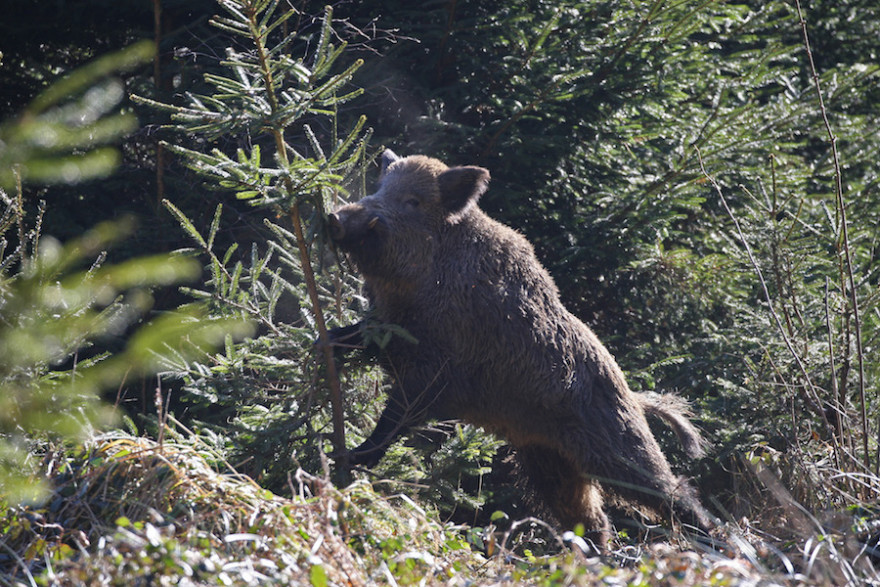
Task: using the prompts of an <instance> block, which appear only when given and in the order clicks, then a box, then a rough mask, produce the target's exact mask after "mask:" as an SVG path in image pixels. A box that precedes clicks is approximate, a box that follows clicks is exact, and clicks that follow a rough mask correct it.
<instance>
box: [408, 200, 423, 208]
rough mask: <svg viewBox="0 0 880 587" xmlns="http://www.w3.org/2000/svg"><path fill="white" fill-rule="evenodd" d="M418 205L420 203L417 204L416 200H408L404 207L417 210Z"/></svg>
mask: <svg viewBox="0 0 880 587" xmlns="http://www.w3.org/2000/svg"><path fill="white" fill-rule="evenodd" d="M419 204H421V202H419V200H418V198H410V199H408V200H407V201H406V205H407V206H409V207H410V208H418V207H419Z"/></svg>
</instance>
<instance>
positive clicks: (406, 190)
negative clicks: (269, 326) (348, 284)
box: [329, 150, 489, 280]
mask: <svg viewBox="0 0 880 587" xmlns="http://www.w3.org/2000/svg"><path fill="white" fill-rule="evenodd" d="M488 185H489V172H488V171H487V170H485V169H483V168H482V167H474V166H466V167H447V166H446V165H445V164H444V163H442V162H441V161H439V160H437V159H432V158H430V157H424V156H421V155H415V156H411V157H403V158H401V157H398V156H397V155H395V154H394V153H393V152H392V151H390V150H386V151H385V153H384V154H383V155H382V173H381V175H380V178H379V188H378V190H377V191H376V193H374V194H371V195H369V196H366V197H364V198H362V199H361V200H360V201H358V202H355V203H352V204H347V205H345V206H342V207H341V208H339V209H337V210H336V211H335V212H334V213H332V214H330V217H329V227H330V236H331V238H332V239H333V241H334V242H335V243H336V245H337V246H338V247H339V248H340V249H342V250H343V251H345V252H347V253H349V254H350V255H351V257H352V259H353V260H354V262H355V264H356V265H357V266H358V268H359V269H360V271H361V272H362V273H363V274H364V276H365V277H367V278H369V277H379V278H383V279H386V280H387V279H390V280H395V279H404V280H409V279H412V278H417V277H418V276H419V275H424V274H425V272H427V271H429V268H430V264H431V262H432V258H433V254H434V250H435V248H436V245H437V242H438V239H440V238H442V236H443V234H444V233H445V232H446V231H447V229H448V228H449V227H451V226H454V225H456V224H458V223H459V222H460V221H461V220H462V219H463V218H464V217H465V216H466V215H467V214H468V212H469V210H470V209H471V208H472V207H473V206H475V205H476V201H477V199H479V197H480V196H481V195H482V194H483V192H485V191H486V189H487V188H488Z"/></svg>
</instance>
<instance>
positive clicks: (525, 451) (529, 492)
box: [516, 445, 611, 552]
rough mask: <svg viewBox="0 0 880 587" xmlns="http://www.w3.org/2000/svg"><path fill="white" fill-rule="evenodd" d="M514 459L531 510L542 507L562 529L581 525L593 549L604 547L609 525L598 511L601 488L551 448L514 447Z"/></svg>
mask: <svg viewBox="0 0 880 587" xmlns="http://www.w3.org/2000/svg"><path fill="white" fill-rule="evenodd" d="M516 461H517V464H518V466H519V471H518V473H519V474H520V475H521V476H522V477H523V479H522V481H523V482H524V484H525V487H524V489H525V492H526V501H527V502H530V503H527V505H528V506H530V508H531V509H533V510H536V513H538V515H540V514H542V513H544V512H543V510H544V506H546V508H549V510H550V513H551V514H552V516H553V517H554V518H555V521H556V522H557V524H558V525H559V526H560V527H562V528H563V529H566V530H568V529H573V528H574V527H575V526H576V525H577V524H583V525H584V529H585V530H586V531H587V534H586V537H587V538H588V539H591V540H592V541H593V543H594V544H595V546H596V547H597V549H598V550H599V551H600V552H602V551H605V550H607V547H608V542H609V540H610V537H611V524H610V523H609V522H608V516H606V515H605V512H604V511H603V510H602V504H603V498H602V490H601V489H600V487H599V484H598V483H597V482H596V481H594V480H591V479H587V478H586V477H585V476H584V475H582V474H581V472H580V471H579V470H578V469H577V468H576V467H575V466H574V464H573V463H572V461H571V460H570V459H569V458H568V457H566V456H564V455H562V454H560V453H559V451H557V450H555V449H552V448H547V447H543V446H535V445H531V446H523V447H518V448H517V449H516ZM534 501H536V502H537V503H531V502H534Z"/></svg>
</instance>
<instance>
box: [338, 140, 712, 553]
mask: <svg viewBox="0 0 880 587" xmlns="http://www.w3.org/2000/svg"><path fill="white" fill-rule="evenodd" d="M382 167H383V170H382V173H381V176H380V183H379V188H378V191H377V192H376V193H374V194H372V195H369V196H366V197H364V198H363V199H361V200H360V201H358V202H356V203H351V204H348V205H345V206H342V207H341V208H339V209H338V210H336V211H335V212H334V213H332V214H331V215H330V216H329V231H330V236H331V238H332V240H333V241H334V242H335V243H336V245H337V246H338V248H339V249H341V250H342V251H344V252H346V253H347V254H348V255H349V256H350V258H351V259H352V260H353V262H354V264H355V265H356V267H357V269H358V270H359V272H360V273H361V274H362V276H363V279H364V282H365V286H366V289H367V291H368V295H369V297H370V299H371V302H372V304H373V305H374V313H375V316H376V318H377V319H378V320H380V321H382V322H386V323H390V324H396V325H399V326H401V327H403V328H404V329H405V330H406V331H407V332H408V333H409V334H410V335H411V337H393V338H392V340H391V342H390V343H389V344H388V346H387V347H386V349H385V352H386V359H385V363H384V365H385V368H386V370H387V372H388V374H389V375H390V376H391V377H392V378H393V386H392V388H391V391H390V393H389V398H388V402H387V405H386V407H385V409H384V412H383V413H382V415H381V417H380V418H379V421H378V423H377V424H376V428H375V430H374V431H373V432H372V434H371V435H370V437H369V438H367V440H366V441H364V442H363V443H362V444H361V445H360V446H358V447H357V448H356V449H354V450H353V451H352V454H351V457H352V461H353V462H354V463H357V464H363V465H366V466H372V465H374V464H375V463H376V462H378V460H379V459H380V458H381V456H382V455H383V454H384V452H385V450H386V448H387V447H388V445H389V444H390V443H391V442H392V441H393V440H394V439H395V438H396V437H397V436H398V435H400V434H402V433H403V432H405V431H406V430H407V429H408V428H409V427H411V426H413V425H416V424H419V423H421V422H423V421H424V420H425V419H428V418H431V419H459V420H462V421H465V422H470V423H473V424H476V425H479V426H482V427H484V428H485V429H486V430H488V431H490V432H493V433H495V434H498V435H500V436H502V437H504V438H505V439H506V440H507V441H508V442H510V443H511V444H512V445H513V446H514V447H515V449H516V452H517V455H518V459H519V460H520V463H521V469H522V471H524V472H525V473H526V474H527V475H529V476H530V477H531V485H532V487H533V488H534V489H535V490H536V492H537V493H538V494H539V495H541V496H542V497H543V498H544V499H545V500H546V501H547V503H548V505H549V506H550V508H551V510H552V511H553V512H554V513H555V516H556V518H557V520H558V522H559V523H560V524H562V525H563V526H565V527H573V526H574V525H575V524H577V523H578V522H580V523H583V524H584V526H585V528H586V529H588V530H590V531H592V532H593V533H594V538H595V539H596V540H597V542H598V543H599V544H600V546H602V547H604V546H605V545H606V544H607V541H608V539H609V536H610V535H609V531H610V525H609V521H608V517H607V515H606V514H605V512H604V511H603V499H604V498H603V491H608V492H611V493H613V494H614V495H615V496H617V497H620V498H622V499H625V500H629V501H635V502H639V503H642V504H644V505H646V506H648V507H650V508H652V509H654V510H655V511H660V512H665V513H672V512H674V513H675V514H677V515H679V516H682V517H683V518H684V519H685V520H686V521H687V522H689V523H693V524H697V525H698V526H700V527H702V528H704V529H709V528H711V527H712V526H713V521H712V518H711V517H710V515H709V514H708V513H707V512H706V510H705V509H704V508H703V507H702V505H701V504H700V502H699V500H698V499H697V498H696V497H695V493H694V491H693V489H692V488H691V486H690V485H689V484H688V483H687V482H686V481H684V480H683V479H681V478H679V477H677V476H675V475H674V474H673V473H672V471H671V469H670V467H669V464H668V462H667V460H666V458H665V457H664V455H663V453H662V452H661V450H660V447H659V446H658V444H657V442H656V440H655V438H654V436H653V435H652V433H651V431H650V429H649V427H648V422H647V421H646V418H645V415H646V413H647V414H655V415H658V416H660V417H662V418H663V419H664V420H666V421H667V422H668V423H669V424H670V425H671V427H672V428H673V429H674V430H675V432H676V433H677V434H678V436H679V438H680V440H681V441H682V443H683V445H684V448H685V450H686V452H688V454H689V455H691V456H693V457H696V456H699V455H701V454H702V444H701V442H702V441H701V439H700V436H699V434H698V432H697V430H696V429H695V428H694V427H693V426H692V425H691V423H690V422H689V421H688V419H687V418H686V417H685V415H684V413H683V410H682V405H683V404H682V402H681V401H680V400H678V399H677V398H676V397H674V396H669V395H657V394H641V393H634V392H632V391H630V389H629V387H628V386H627V383H626V381H625V380H624V377H623V373H622V372H621V370H620V368H619V367H618V365H617V363H616V361H615V360H614V358H613V357H612V356H611V354H610V353H609V352H608V350H607V349H606V348H605V347H604V346H603V345H602V343H601V342H600V341H599V339H598V338H597V337H596V335H595V334H594V333H593V332H592V331H591V330H590V329H589V328H588V327H587V326H586V325H585V324H584V323H583V322H581V321H580V320H579V319H578V318H576V317H575V316H573V315H572V314H571V313H569V312H568V310H566V308H565V307H564V306H563V304H562V302H561V301H560V297H559V292H558V290H557V288H556V285H555V284H554V282H553V279H552V278H551V277H550V274H549V273H548V272H547V271H546V270H545V269H544V267H543V266H542V265H541V263H540V262H539V261H538V259H537V257H536V256H535V253H534V251H533V249H532V246H531V245H530V243H529V242H528V241H527V240H526V238H525V237H523V236H522V235H521V234H519V233H518V232H516V231H514V230H513V229H511V228H509V227H507V226H505V225H503V224H501V223H499V222H497V221H495V220H493V219H492V218H490V217H489V216H488V215H486V214H485V213H484V212H483V211H482V210H481V209H480V208H479V206H478V205H477V200H478V199H479V198H480V196H481V195H482V194H483V193H484V192H485V191H486V190H487V189H488V186H489V172H488V171H487V170H486V169H483V168H481V167H475V166H464V167H447V166H446V165H445V164H444V163H442V162H441V161H439V160H437V159H433V158H430V157H425V156H421V155H416V156H411V157H406V158H400V157H398V156H397V155H395V154H394V153H393V152H391V151H386V152H385V153H384V155H383V157H382ZM331 337H332V339H333V340H334V341H336V342H340V343H341V342H346V343H348V344H361V343H363V338H362V336H361V325H360V324H356V325H353V326H348V327H343V328H339V329H336V330H335V331H333V332H332V333H331Z"/></svg>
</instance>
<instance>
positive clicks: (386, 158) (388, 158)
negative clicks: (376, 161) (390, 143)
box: [379, 149, 400, 177]
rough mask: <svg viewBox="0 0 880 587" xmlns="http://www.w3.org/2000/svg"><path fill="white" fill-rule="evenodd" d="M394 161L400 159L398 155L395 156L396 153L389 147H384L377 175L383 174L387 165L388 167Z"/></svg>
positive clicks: (386, 169)
mask: <svg viewBox="0 0 880 587" xmlns="http://www.w3.org/2000/svg"><path fill="white" fill-rule="evenodd" d="M395 161H400V157H398V156H397V153H395V152H394V151H392V150H391V149H385V151H384V152H383V153H382V164H381V166H380V167H379V169H380V171H379V177H382V176H384V175H385V172H386V171H388V167H390V166H391V164H392V163H394V162H395Z"/></svg>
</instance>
